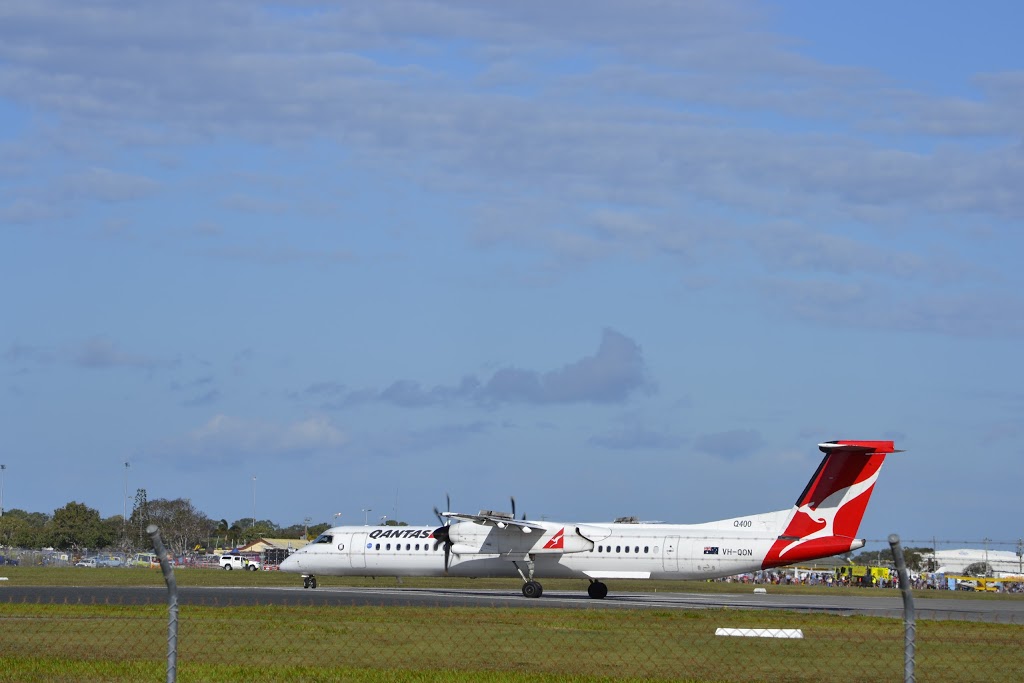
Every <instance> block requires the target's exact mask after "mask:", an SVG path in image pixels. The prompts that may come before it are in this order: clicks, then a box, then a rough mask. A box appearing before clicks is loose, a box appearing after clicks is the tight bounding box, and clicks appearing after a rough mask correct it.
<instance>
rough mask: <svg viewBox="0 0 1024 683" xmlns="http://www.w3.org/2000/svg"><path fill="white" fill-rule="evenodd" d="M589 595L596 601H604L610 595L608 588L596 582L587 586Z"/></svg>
mask: <svg viewBox="0 0 1024 683" xmlns="http://www.w3.org/2000/svg"><path fill="white" fill-rule="evenodd" d="M587 595H589V596H590V597H592V598H594V599H595V600H602V599H603V598H604V597H605V596H606V595H608V586H606V585H605V584H603V583H601V582H600V581H594V582H593V583H592V584H590V585H589V586H587Z"/></svg>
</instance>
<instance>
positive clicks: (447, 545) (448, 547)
mask: <svg viewBox="0 0 1024 683" xmlns="http://www.w3.org/2000/svg"><path fill="white" fill-rule="evenodd" d="M444 497H445V505H446V506H447V512H451V511H452V498H451V496H449V495H448V494H447V493H446V494H444ZM434 514H435V515H436V516H437V521H439V522H441V526H440V527H438V528H437V529H434V550H437V546H439V545H441V544H442V543H444V574H445V576H447V575H448V565H449V564H450V563H451V556H452V555H451V553H452V539H451V537H450V536H449V535H448V526H449V525H450V524H451V523H452V520H451V518H450V517H445V516H443V515H442V514H441V511H440V510H438V509H437V506H434Z"/></svg>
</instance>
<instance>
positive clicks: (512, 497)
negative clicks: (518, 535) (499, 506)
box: [509, 496, 526, 522]
mask: <svg viewBox="0 0 1024 683" xmlns="http://www.w3.org/2000/svg"><path fill="white" fill-rule="evenodd" d="M509 500H511V501H512V519H515V518H516V497H515V496H509ZM521 519H522V520H523V521H524V522H525V521H526V513H525V512H524V513H523V516H522V518H521Z"/></svg>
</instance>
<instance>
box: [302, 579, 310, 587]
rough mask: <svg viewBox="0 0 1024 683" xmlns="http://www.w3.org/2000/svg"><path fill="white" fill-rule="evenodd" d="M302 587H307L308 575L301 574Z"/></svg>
mask: <svg viewBox="0 0 1024 683" xmlns="http://www.w3.org/2000/svg"><path fill="white" fill-rule="evenodd" d="M302 587H303V588H309V577H308V576H303V577H302Z"/></svg>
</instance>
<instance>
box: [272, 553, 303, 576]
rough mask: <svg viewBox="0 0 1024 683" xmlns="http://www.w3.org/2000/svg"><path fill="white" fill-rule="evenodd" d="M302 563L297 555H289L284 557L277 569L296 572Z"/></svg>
mask: <svg viewBox="0 0 1024 683" xmlns="http://www.w3.org/2000/svg"><path fill="white" fill-rule="evenodd" d="M301 565H302V563H301V562H300V561H299V556H298V555H289V556H288V557H286V558H284V561H283V562H281V564H279V565H278V567H277V568H278V569H279V570H280V571H282V572H297V571H299V570H301V568H302V566H301Z"/></svg>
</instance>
